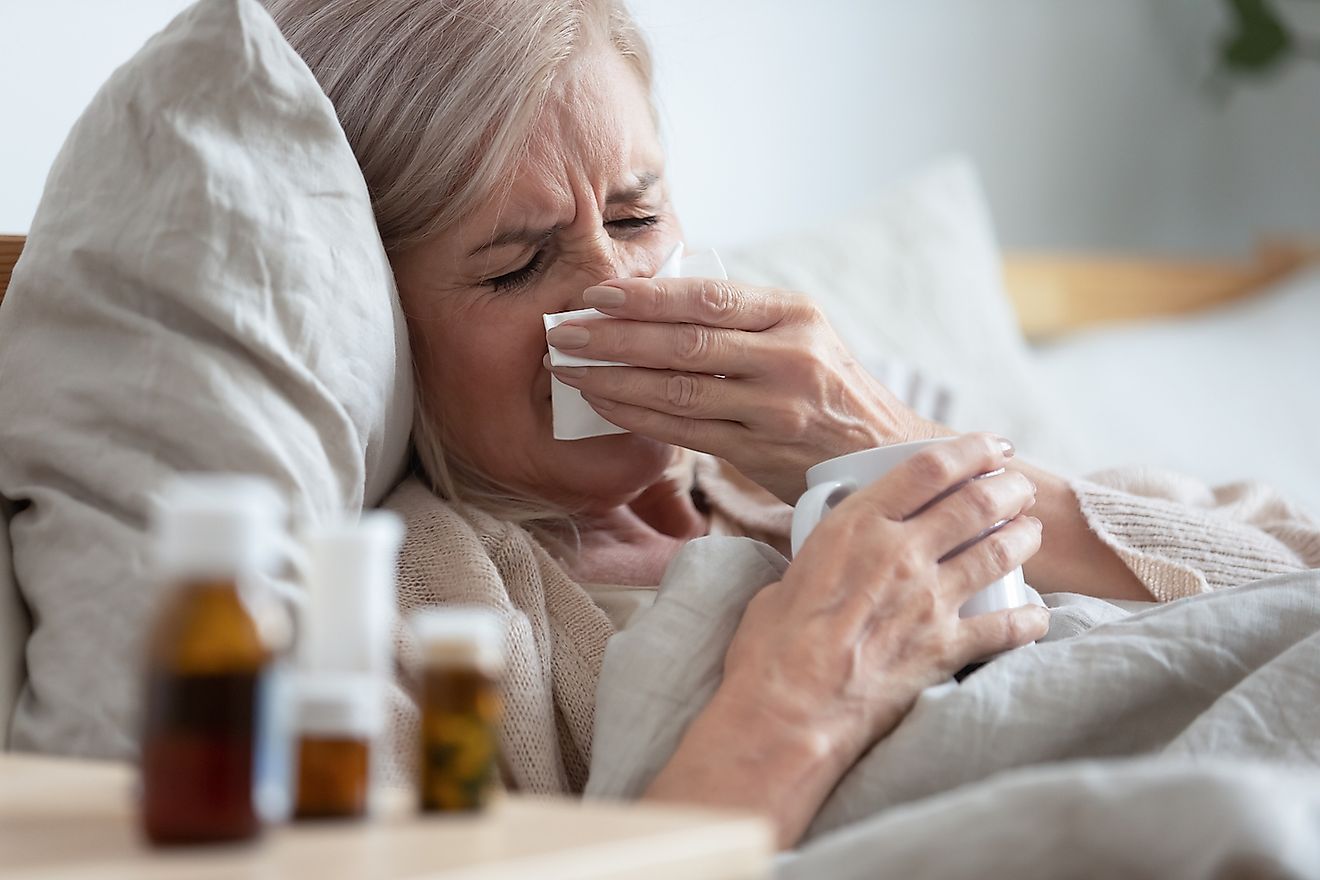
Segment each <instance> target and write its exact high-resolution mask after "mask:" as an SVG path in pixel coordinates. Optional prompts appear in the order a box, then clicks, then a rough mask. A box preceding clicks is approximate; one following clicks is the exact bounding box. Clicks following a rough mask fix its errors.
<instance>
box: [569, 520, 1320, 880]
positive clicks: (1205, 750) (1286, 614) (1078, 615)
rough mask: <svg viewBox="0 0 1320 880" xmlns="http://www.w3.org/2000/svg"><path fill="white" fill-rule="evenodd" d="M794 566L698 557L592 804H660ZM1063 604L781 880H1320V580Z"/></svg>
mask: <svg viewBox="0 0 1320 880" xmlns="http://www.w3.org/2000/svg"><path fill="white" fill-rule="evenodd" d="M785 564H786V563H785V562H784V560H783V559H782V557H779V555H778V554H777V553H774V551H772V550H770V548H768V547H766V546H765V545H762V544H758V543H756V542H752V541H748V540H746V539H738V538H706V539H702V540H699V541H696V542H693V543H692V544H691V545H690V546H689V547H688V548H687V549H686V550H685V551H684V552H683V553H682V554H681V555H680V557H679V558H678V560H676V562H675V564H674V565H673V566H671V568H670V571H669V572H668V573H667V575H666V578H665V581H664V583H663V584H662V585H661V588H660V592H659V595H658V597H657V600H656V603H655V605H654V606H653V607H652V609H651V610H650V611H648V612H646V613H645V614H643V615H641V616H640V617H639V618H638V619H637V620H636V622H635V623H634V624H633V625H632V626H630V627H629V628H628V629H627V630H625V631H624V632H621V633H619V634H618V635H616V636H615V637H614V638H613V639H612V640H611V642H610V644H609V646H608V649H607V651H606V657H605V663H604V667H603V670H602V675H601V682H600V688H599V690H598V693H597V716H596V733H595V744H594V751H593V758H592V765H591V774H590V780H589V783H588V786H587V795H588V796H594V797H636V796H638V795H640V794H641V793H642V792H643V791H644V789H645V787H646V785H647V784H648V783H649V781H650V780H651V778H652V777H653V776H654V775H655V773H656V772H657V771H658V770H659V768H660V767H661V766H662V765H663V764H664V763H665V761H666V760H667V759H668V757H669V755H670V754H672V752H673V750H674V748H675V747H676V745H677V743H678V740H679V738H680V737H681V736H682V733H683V730H684V729H685V727H686V725H687V723H688V722H689V721H690V720H691V718H692V717H693V716H694V715H695V714H696V713H697V712H698V711H699V710H700V708H701V707H702V706H703V705H704V704H705V702H706V701H707V700H708V699H709V697H710V695H711V694H712V693H713V691H714V689H715V687H716V686H717V685H718V683H719V677H720V667H721V663H722V658H723V656H724V652H725V648H726V647H727V644H728V641H729V639H730V638H731V636H732V633H733V631H734V629H735V628H736V626H737V622H738V619H739V617H740V616H741V613H742V609H743V608H744V607H745V605H746V603H747V601H749V600H750V598H751V597H752V596H753V595H755V593H756V591H757V590H759V589H760V588H761V587H762V586H764V585H766V584H768V583H770V582H772V581H774V580H776V579H777V578H778V576H779V573H780V572H781V571H782V570H783V567H784V565H785ZM1047 602H1048V603H1049V604H1050V605H1051V606H1052V607H1053V608H1054V615H1053V620H1052V623H1051V627H1050V632H1049V634H1048V636H1047V637H1046V638H1045V639H1044V640H1042V641H1041V643H1039V644H1036V645H1033V646H1028V647H1026V648H1023V649H1020V650H1018V651H1014V652H1012V653H1010V654H1008V655H1005V656H1003V657H1000V658H998V659H996V660H995V661H993V662H991V663H990V664H988V665H987V666H985V667H983V668H981V669H980V670H979V671H977V672H976V673H975V674H974V675H972V676H970V677H969V678H967V679H965V680H964V681H963V682H962V683H961V684H956V683H954V682H949V683H946V684H944V685H940V686H938V687H935V688H931V689H929V690H927V691H926V692H925V693H924V694H922V696H921V697H920V698H919V699H918V701H917V703H916V705H915V706H914V707H913V709H912V711H911V713H910V714H909V715H908V716H907V718H906V719H905V720H904V721H903V722H902V723H901V724H900V725H899V726H898V727H897V728H896V729H895V730H894V731H892V732H891V733H890V734H889V735H888V736H887V737H886V738H885V739H884V740H882V741H881V742H880V743H878V744H877V745H876V746H875V747H874V748H872V749H871V751H870V752H869V753H867V754H866V755H865V756H864V757H863V758H862V759H861V760H860V761H859V762H858V763H857V764H856V765H855V766H854V767H853V769H852V770H851V771H850V772H849V773H848V774H847V775H846V776H845V777H844V778H843V780H842V781H841V782H840V784H839V786H838V787H837V788H836V789H835V791H834V792H833V793H832V794H831V795H830V797H829V798H828V799H827V801H826V802H825V804H824V805H823V806H822V808H821V810H820V811H819V813H818V814H817V816H816V818H815V821H814V822H813V823H812V825H811V827H810V828H809V830H808V832H807V834H806V835H805V837H804V841H803V845H802V846H801V847H800V848H799V849H798V850H797V851H795V852H793V853H790V854H787V855H785V856H784V857H783V858H782V860H781V863H780V865H779V874H780V875H781V876H783V877H873V876H877V875H879V874H884V875H890V874H892V875H893V876H905V875H908V874H911V873H920V874H923V875H929V876H941V877H944V876H988V875H992V874H993V875H996V876H998V875H1003V876H1017V875H1036V876H1050V877H1066V876H1120V875H1121V876H1152V877H1153V876H1159V877H1201V876H1212V875H1216V874H1219V875H1224V876H1236V875H1241V874H1247V875H1251V876H1320V571H1307V572H1299V573H1296V574H1290V575H1285V576H1281V577H1276V578H1271V579H1269V580H1264V581H1258V582H1256V583H1253V584H1249V585H1246V586H1243V587H1238V588H1235V589H1230V590H1223V591H1220V592H1215V593H1207V594H1203V595H1200V596H1196V597H1192V598H1189V599H1184V600H1181V601H1178V602H1174V603H1170V604H1165V605H1154V604H1147V603H1111V602H1105V601H1102V600H1098V599H1091V598H1087V597H1083V596H1076V595H1071V594H1056V595H1053V596H1049V597H1047Z"/></svg>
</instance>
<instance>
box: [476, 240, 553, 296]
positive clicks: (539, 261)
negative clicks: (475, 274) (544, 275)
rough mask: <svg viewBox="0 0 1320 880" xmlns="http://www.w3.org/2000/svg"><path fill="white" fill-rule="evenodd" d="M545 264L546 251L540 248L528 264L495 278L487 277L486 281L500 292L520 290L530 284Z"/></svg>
mask: <svg viewBox="0 0 1320 880" xmlns="http://www.w3.org/2000/svg"><path fill="white" fill-rule="evenodd" d="M544 265H545V251H544V250H540V251H537V252H536V253H535V254H533V255H532V258H531V259H530V260H528V261H527V265H525V266H523V267H522V268H520V269H514V270H513V271H512V272H506V273H505V274H503V275H498V276H496V277H494V278H487V279H486V282H485V283H486V284H489V285H490V286H491V287H494V288H495V290H497V291H498V292H500V293H506V292H509V291H513V290H518V289H519V288H522V287H526V286H527V285H528V284H530V283H531V282H532V280H533V279H535V278H536V276H537V275H538V274H539V273H540V271H541V268H542V267H543V266H544Z"/></svg>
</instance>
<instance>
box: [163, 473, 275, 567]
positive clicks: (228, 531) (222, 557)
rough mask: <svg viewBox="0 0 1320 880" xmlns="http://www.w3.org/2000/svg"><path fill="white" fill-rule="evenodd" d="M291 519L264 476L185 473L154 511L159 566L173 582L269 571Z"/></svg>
mask: <svg viewBox="0 0 1320 880" xmlns="http://www.w3.org/2000/svg"><path fill="white" fill-rule="evenodd" d="M287 515H288V511H287V507H286V506H285V503H284V499H283V498H282V497H281V496H280V493H279V492H278V491H277V490H276V489H275V487H274V486H272V485H271V484H270V483H269V482H267V481H266V480H263V479H261V478H260V477H251V476H243V475H238V474H200V473H199V474H180V475H179V476H177V477H175V478H173V479H172V480H171V481H170V482H168V483H167V484H166V485H165V487H164V489H163V490H162V491H161V493H160V497H159V499H158V500H157V503H156V505H155V507H154V509H153V511H152V517H151V531H152V534H153V535H154V536H155V540H156V552H157V559H156V561H157V564H158V565H159V566H160V569H161V571H162V573H163V574H164V575H166V576H167V577H174V578H180V577H189V578H208V577H221V578H223V577H234V576H235V575H239V574H243V573H250V572H267V571H270V570H272V569H273V568H274V567H275V564H276V563H277V561H278V559H279V550H280V544H281V542H282V540H283V536H284V523H285V518H286V517H287Z"/></svg>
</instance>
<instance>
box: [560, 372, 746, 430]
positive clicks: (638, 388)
mask: <svg viewBox="0 0 1320 880" xmlns="http://www.w3.org/2000/svg"><path fill="white" fill-rule="evenodd" d="M552 372H553V373H554V375H555V376H556V377H557V378H558V379H559V380H560V381H561V382H563V383H564V384H566V385H570V386H572V387H574V388H576V389H578V390H579V391H581V392H582V393H583V394H589V395H591V396H592V397H598V398H602V399H604V400H609V401H613V402H614V403H624V404H629V405H631V406H639V407H642V408H643V409H650V410H655V411H656V412H662V413H668V414H669V415H673V416H682V417H683V418H686V419H720V420H723V421H735V422H740V423H744V424H746V422H747V419H748V418H749V417H751V416H754V415H755V414H756V413H757V412H759V411H764V410H765V408H766V404H767V401H766V398H765V395H764V394H763V393H761V394H758V393H756V392H755V391H754V390H753V389H751V388H749V387H748V383H747V382H746V381H745V380H741V379H732V380H730V379H719V378H716V377H715V376H704V375H702V374H700V373H677V372H673V371H670V370H643V369H635V368H632V367H557V368H555V369H554V370H552Z"/></svg>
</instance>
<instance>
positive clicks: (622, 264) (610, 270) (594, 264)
mask: <svg viewBox="0 0 1320 880" xmlns="http://www.w3.org/2000/svg"><path fill="white" fill-rule="evenodd" d="M628 263H629V261H628V260H626V259H625V258H624V256H623V254H621V253H620V248H619V247H618V246H617V245H616V243H615V241H614V239H612V238H610V236H609V233H607V232H606V231H605V230H603V229H602V230H600V232H598V233H597V234H596V235H595V236H594V237H593V239H592V243H591V247H590V250H589V253H588V254H587V255H586V260H585V267H586V268H587V269H588V271H590V272H591V273H593V274H594V275H596V276H599V277H596V278H594V279H593V281H592V283H593V284H594V283H596V282H598V281H609V280H611V279H613V278H630V277H632V276H633V275H636V274H638V272H639V271H640V268H641V267H634V266H630V265H629V264H628Z"/></svg>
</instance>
